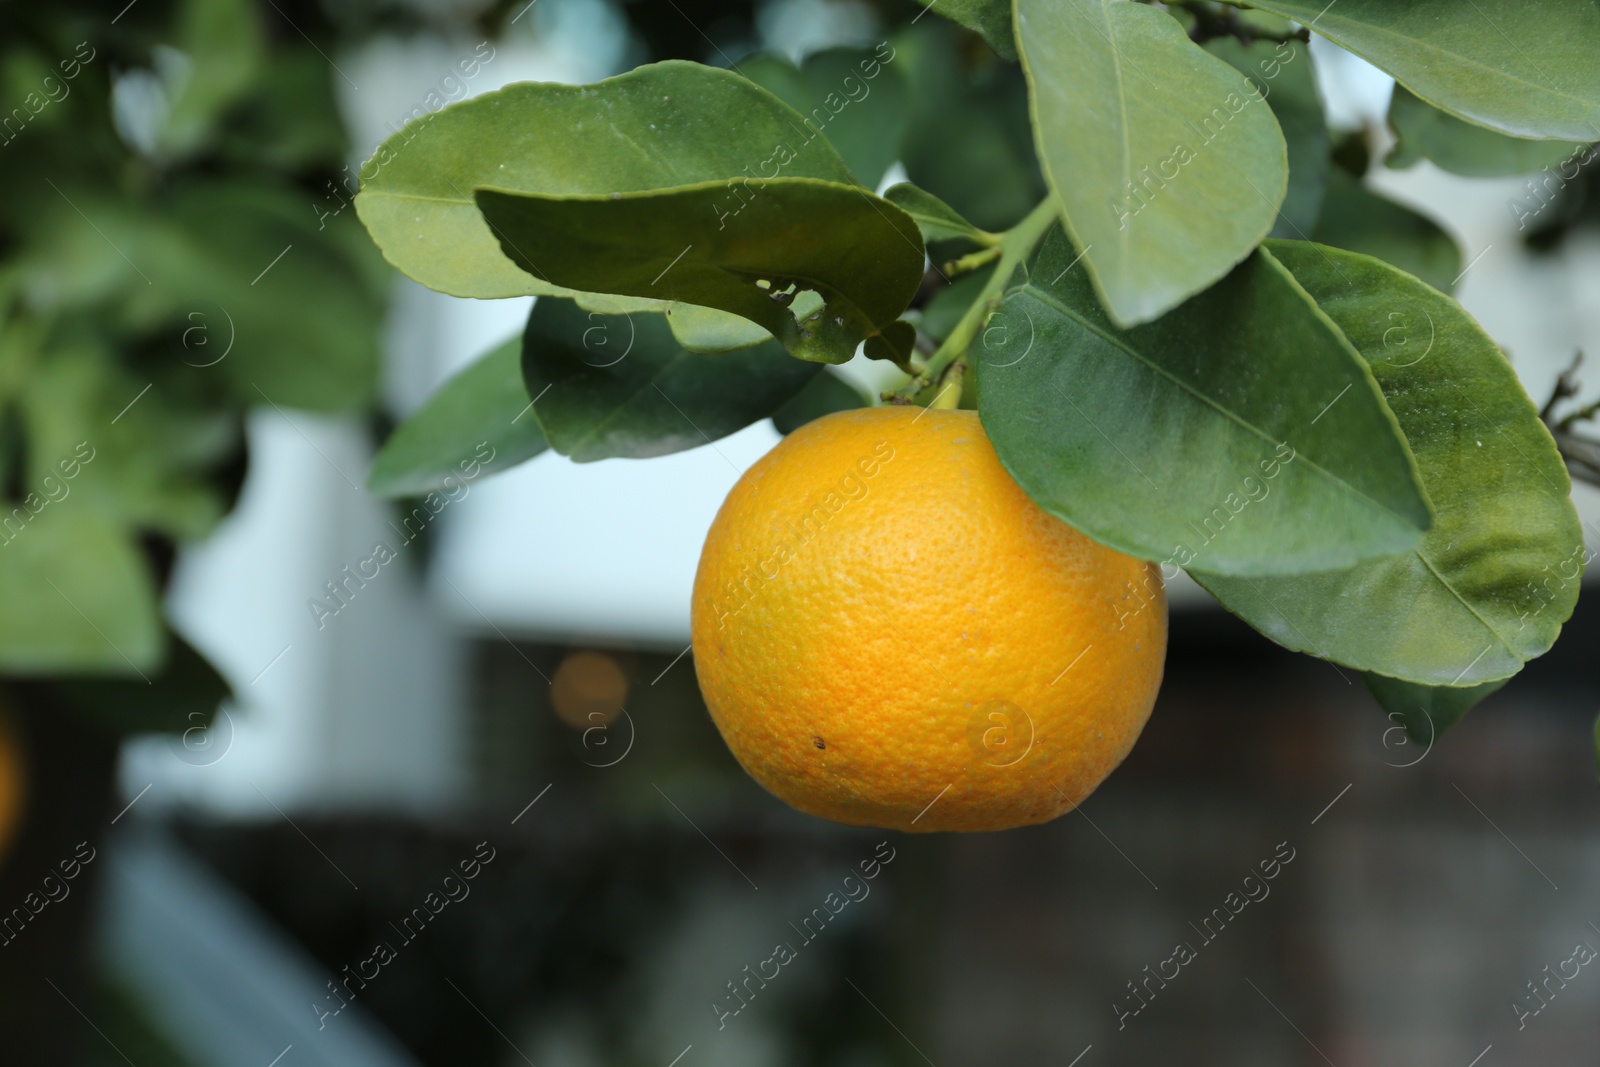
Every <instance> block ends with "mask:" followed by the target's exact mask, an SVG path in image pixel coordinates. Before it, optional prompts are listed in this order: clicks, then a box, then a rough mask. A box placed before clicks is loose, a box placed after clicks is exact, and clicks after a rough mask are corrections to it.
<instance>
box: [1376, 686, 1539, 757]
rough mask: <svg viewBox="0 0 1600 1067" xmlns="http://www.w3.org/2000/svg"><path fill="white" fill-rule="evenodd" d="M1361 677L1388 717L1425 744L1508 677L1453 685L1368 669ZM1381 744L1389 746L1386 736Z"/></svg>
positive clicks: (1434, 738) (1409, 734)
mask: <svg viewBox="0 0 1600 1067" xmlns="http://www.w3.org/2000/svg"><path fill="white" fill-rule="evenodd" d="M1361 679H1362V681H1364V682H1366V683H1367V688H1368V689H1369V690H1371V691H1372V695H1373V697H1374V698H1375V699H1376V700H1377V701H1378V704H1379V705H1380V706H1382V708H1383V710H1384V711H1387V712H1388V713H1389V718H1391V719H1393V720H1394V721H1395V722H1397V723H1399V724H1400V726H1401V728H1403V729H1404V730H1405V732H1406V735H1407V736H1408V737H1410V738H1411V740H1413V741H1415V742H1416V743H1417V744H1419V745H1427V746H1431V745H1432V744H1433V742H1434V741H1435V740H1437V739H1438V737H1439V735H1440V734H1442V733H1444V732H1445V731H1446V730H1448V729H1450V727H1452V726H1454V725H1455V724H1456V723H1458V722H1460V721H1461V719H1462V717H1463V716H1465V715H1466V714H1467V712H1469V711H1471V710H1472V709H1473V708H1475V707H1477V705H1478V703H1479V702H1480V701H1482V700H1483V699H1484V698H1485V697H1487V696H1489V695H1490V694H1491V693H1494V692H1497V691H1498V690H1499V689H1500V688H1501V687H1502V686H1504V685H1505V684H1506V683H1507V682H1509V681H1510V680H1511V679H1509V678H1502V679H1500V680H1499V681H1497V682H1485V683H1483V684H1482V685H1471V686H1460V687H1455V688H1452V687H1450V686H1430V685H1416V684H1414V683H1412V682H1402V681H1400V680H1399V679H1398V678H1385V677H1384V676H1383V675H1381V674H1373V673H1372V672H1370V671H1364V672H1362V675H1361ZM1384 747H1386V748H1387V747H1389V746H1388V740H1387V739H1385V741H1384Z"/></svg>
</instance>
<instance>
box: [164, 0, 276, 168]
mask: <svg viewBox="0 0 1600 1067" xmlns="http://www.w3.org/2000/svg"><path fill="white" fill-rule="evenodd" d="M177 29H178V40H179V47H180V48H181V49H182V59H181V61H180V62H181V64H182V66H181V67H180V71H179V72H178V73H176V75H175V77H176V81H177V84H176V85H175V86H173V88H174V89H175V90H176V94H175V96H174V99H173V101H172V108H171V110H170V111H169V112H168V113H167V121H166V125H165V127H164V128H163V129H162V130H161V135H160V142H161V147H162V149H163V150H164V151H165V152H167V153H171V154H173V155H178V156H182V155H187V154H189V153H191V152H193V151H195V150H196V149H198V148H200V147H201V146H202V145H203V143H204V142H205V141H206V140H208V139H209V138H210V137H211V135H212V130H213V127H214V125H215V124H216V122H217V120H218V119H220V118H221V116H222V115H223V113H224V112H225V111H227V109H228V108H229V107H230V106H232V105H233V103H234V102H235V101H237V100H238V99H239V97H240V96H242V95H243V94H244V93H245V91H246V90H248V89H249V88H250V85H251V83H252V82H254V81H255V79H256V77H257V76H258V75H259V73H260V70H261V64H262V59H263V51H264V49H263V47H262V45H263V34H262V32H261V15H260V12H259V9H258V8H257V6H256V5H255V4H252V3H249V2H247V0H186V2H185V3H184V4H183V6H182V9H181V14H180V16H179V23H178V28H177Z"/></svg>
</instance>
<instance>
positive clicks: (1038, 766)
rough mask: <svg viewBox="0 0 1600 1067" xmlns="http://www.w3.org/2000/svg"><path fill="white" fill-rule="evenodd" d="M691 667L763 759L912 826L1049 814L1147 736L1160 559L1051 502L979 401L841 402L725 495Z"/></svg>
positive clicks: (870, 816)
mask: <svg viewBox="0 0 1600 1067" xmlns="http://www.w3.org/2000/svg"><path fill="white" fill-rule="evenodd" d="M693 634H694V653H695V669H696V671H697V672H698V674H699V678H700V687H701V690H702V692H703V693H704V695H705V698H706V703H707V706H708V707H709V708H710V711H711V716H712V718H713V719H714V720H715V721H716V724H717V727H718V728H719V729H720V730H721V732H722V735H723V737H724V738H725V739H726V741H727V743H728V746H729V748H731V749H732V750H733V753H734V755H735V756H736V757H737V758H738V760H739V762H740V763H741V764H742V765H743V766H744V767H745V769H746V770H747V771H749V772H750V774H751V775H752V776H754V777H755V779H756V780H757V781H758V782H760V783H761V784H762V785H763V786H765V787H766V788H767V789H768V790H770V791H771V792H772V793H774V794H776V795H777V796H778V797H779V798H781V799H783V800H785V801H787V802H788V803H790V804H792V805H794V806H795V807H797V808H799V809H800V810H802V811H805V812H808V813H811V814H813V815H818V816H822V817H824V818H828V819H834V820H837V821H839V822H844V823H851V824H857V825H870V826H882V827H888V828H893V829H901V830H911V831H931V830H997V829H1004V828H1007V827H1012V826H1021V825H1026V824H1029V823H1037V822H1043V821H1045V820H1048V819H1052V818H1055V817H1056V816H1058V815H1060V814H1062V813H1063V812H1066V811H1068V810H1070V809H1071V808H1072V807H1073V806H1074V805H1076V804H1077V803H1078V802H1079V801H1081V800H1083V798H1084V797H1086V796H1088V795H1089V793H1091V792H1092V791H1093V790H1094V789H1095V787H1097V786H1098V785H1099V784H1100V783H1101V782H1102V781H1103V780H1104V779H1105V778H1106V776H1107V775H1109V774H1110V773H1111V771H1112V770H1114V769H1115V768H1116V766H1117V765H1118V764H1119V763H1121V762H1122V760H1123V758H1124V757H1125V756H1126V755H1127V754H1128V751H1129V749H1131V748H1132V746H1133V743H1134V741H1135V740H1136V739H1137V738H1138V736H1139V732H1140V731H1141V730H1142V729H1143V727H1144V724H1145V721H1146V719H1147V718H1148V717H1149V715H1150V709H1151V706H1152V705H1153V703H1154V701H1155V696H1156V690H1157V689H1158V688H1159V686H1160V683H1161V673H1162V663H1163V657H1164V655H1165V652H1166V637H1167V615H1166V601H1165V596H1164V593H1163V589H1162V583H1161V575H1160V572H1159V570H1158V569H1157V568H1156V567H1155V566H1154V565H1153V564H1149V563H1145V562H1142V561H1140V560H1136V559H1133V558H1130V557H1128V556H1125V555H1123V554H1121V553H1119V552H1116V551H1114V550H1112V549H1109V548H1106V547H1104V546H1103V545H1100V544H1097V543H1096V542H1094V541H1091V540H1090V539H1089V538H1087V537H1085V536H1084V535H1083V534H1081V533H1079V532H1078V531H1077V530H1075V529H1073V528H1072V527H1071V526H1069V525H1068V524H1067V523H1065V522H1063V521H1061V520H1060V519H1058V518H1056V517H1054V516H1052V515H1050V514H1047V513H1046V512H1045V511H1044V510H1043V509H1041V508H1040V507H1039V506H1038V505H1037V504H1035V503H1034V502H1033V501H1032V500H1030V499H1029V498H1028V497H1027V495H1026V494H1024V493H1023V491H1022V490H1021V489H1020V488H1019V487H1018V486H1017V484H1016V483H1015V482H1014V481H1013V480H1012V479H1011V477H1010V475H1008V474H1007V473H1006V471H1005V469H1004V468H1003V467H1002V466H1001V464H1000V460H999V459H998V457H997V456H996V455H995V452H994V449H993V447H992V446H991V445H990V444H989V440H988V437H987V436H986V435H985V434H984V431H983V427H982V425H981V424H980V423H979V421H978V417H977V415H976V414H975V413H973V412H969V411H949V410H940V409H923V408H915V407H879V408H868V409H864V410H857V411H849V412H841V413H838V414H834V415H829V416H827V417H824V418H822V419H819V420H817V421H815V422H812V423H810V424H808V425H806V426H804V427H802V428H801V429H799V430H797V431H796V432H794V433H793V434H791V435H790V436H789V437H787V438H786V439H785V440H784V441H783V442H782V443H781V444H779V445H778V446H777V447H776V448H775V449H773V450H772V452H770V453H769V454H768V455H766V456H765V457H763V458H762V459H761V460H760V461H759V462H757V463H756V464H755V465H754V466H752V467H751V468H750V470H749V471H747V472H746V473H745V475H744V476H743V477H742V478H741V479H740V480H739V482H738V484H737V485H736V486H735V487H734V488H733V491H732V492H731V493H730V494H729V495H728V498H727V500H726V501H725V502H724V504H723V506H722V509H721V511H720V512H719V513H718V515H717V518H716V521H715V522H714V523H713V525H712V527H711V531H710V533H709V535H708V536H707V538H706V545H705V549H704V552H703V554H702V556H701V560H700V568H699V572H698V574H697V575H696V578H695V586H694V600H693Z"/></svg>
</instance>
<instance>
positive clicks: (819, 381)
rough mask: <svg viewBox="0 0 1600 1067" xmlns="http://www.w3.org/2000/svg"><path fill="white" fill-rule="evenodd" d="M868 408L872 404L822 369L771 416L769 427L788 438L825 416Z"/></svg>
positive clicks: (847, 384)
mask: <svg viewBox="0 0 1600 1067" xmlns="http://www.w3.org/2000/svg"><path fill="white" fill-rule="evenodd" d="M871 405H872V401H871V400H870V399H869V398H868V397H866V396H864V395H862V393H861V391H860V390H859V389H857V388H856V387H855V386H854V385H851V384H850V383H849V382H847V381H845V380H844V379H843V378H842V377H840V376H839V374H838V372H836V371H835V370H834V369H833V368H831V367H824V368H822V373H821V374H818V375H817V376H816V377H815V378H812V379H811V381H809V382H807V383H806V387H805V388H804V389H802V390H800V391H799V392H798V393H796V394H795V395H794V396H793V397H791V398H790V399H789V401H788V402H787V403H785V404H784V405H783V407H781V408H779V409H778V410H777V411H775V412H773V413H772V425H774V426H776V427H777V428H778V432H779V433H782V434H790V433H794V432H795V431H796V430H798V429H799V428H800V427H802V426H804V425H805V424H806V423H808V422H811V421H812V420H814V419H820V418H822V416H824V415H832V414H833V413H834V412H835V411H853V410H855V409H856V408H864V407H870V406H871Z"/></svg>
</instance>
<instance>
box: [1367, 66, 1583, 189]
mask: <svg viewBox="0 0 1600 1067" xmlns="http://www.w3.org/2000/svg"><path fill="white" fill-rule="evenodd" d="M1389 125H1390V126H1392V127H1393V128H1394V132H1395V136H1396V137H1398V138H1399V141H1398V142H1397V143H1396V144H1395V146H1394V148H1393V149H1392V150H1390V152H1389V155H1388V157H1387V158H1386V159H1385V160H1384V163H1385V164H1386V165H1388V166H1390V167H1393V168H1395V169H1396V170H1399V169H1401V168H1404V167H1409V166H1413V165H1414V164H1416V163H1417V162H1418V161H1419V160H1423V159H1427V160H1431V161H1432V162H1433V163H1434V164H1435V165H1436V166H1438V167H1440V168H1441V169H1443V170H1447V171H1449V172H1450V173H1452V174H1462V175H1465V176H1466V177H1469V178H1504V177H1510V176H1513V175H1518V174H1531V173H1533V172H1534V171H1536V170H1543V169H1544V168H1546V167H1558V166H1560V165H1561V163H1562V162H1564V161H1565V160H1567V159H1569V158H1572V157H1573V156H1574V155H1575V154H1580V153H1582V151H1583V148H1584V146H1583V145H1581V144H1574V143H1573V142H1571V141H1529V140H1525V139H1523V138H1520V137H1507V136H1506V135H1505V134H1503V133H1496V132H1495V131H1493V130H1489V129H1485V128H1484V127H1482V126H1478V125H1475V124H1473V123H1471V122H1463V121H1462V120H1461V119H1458V118H1456V117H1455V116H1454V115H1451V114H1448V113H1446V112H1444V111H1440V110H1439V109H1438V108H1436V107H1434V106H1433V105H1432V104H1429V103H1427V102H1426V101H1424V100H1421V99H1419V98H1418V97H1417V96H1416V95H1415V94H1413V93H1411V92H1409V91H1407V89H1406V87H1405V86H1403V85H1396V86H1395V87H1394V98H1393V99H1392V100H1391V101H1390V102H1389ZM1596 137H1600V132H1597V134H1596Z"/></svg>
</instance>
